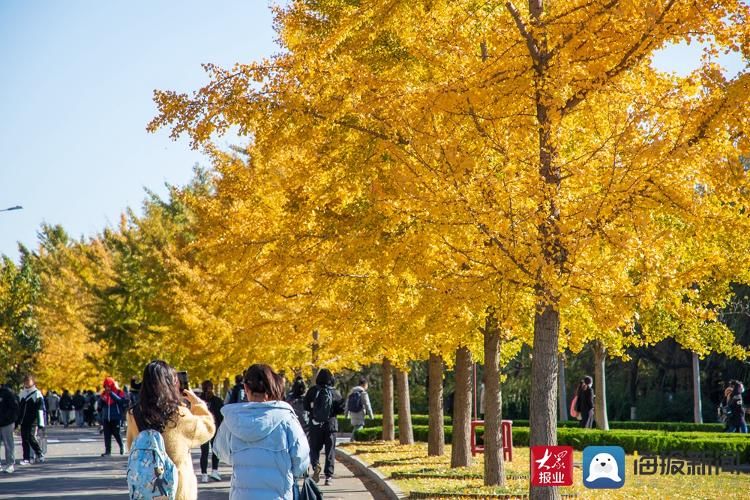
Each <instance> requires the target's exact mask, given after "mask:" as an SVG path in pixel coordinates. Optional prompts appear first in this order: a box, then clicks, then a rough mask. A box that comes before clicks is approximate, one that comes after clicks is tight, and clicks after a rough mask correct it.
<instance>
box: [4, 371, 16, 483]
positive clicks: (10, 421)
mask: <svg viewBox="0 0 750 500" xmlns="http://www.w3.org/2000/svg"><path fill="white" fill-rule="evenodd" d="M17 419H18V397H17V396H16V393H14V392H13V391H12V390H11V388H10V387H8V386H7V385H4V386H2V387H0V443H2V445H3V446H5V465H6V469H5V471H6V472H8V473H11V472H13V471H14V470H15V463H16V455H15V445H14V443H13V429H14V428H15V426H16V420H17Z"/></svg>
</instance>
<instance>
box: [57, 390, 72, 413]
mask: <svg viewBox="0 0 750 500" xmlns="http://www.w3.org/2000/svg"><path fill="white" fill-rule="evenodd" d="M60 409H61V410H62V411H70V410H72V409H73V398H71V397H70V394H63V396H62V397H61V398H60Z"/></svg>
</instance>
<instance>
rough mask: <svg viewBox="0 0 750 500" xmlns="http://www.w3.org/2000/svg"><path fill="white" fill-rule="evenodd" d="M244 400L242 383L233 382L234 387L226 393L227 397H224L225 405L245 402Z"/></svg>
mask: <svg viewBox="0 0 750 500" xmlns="http://www.w3.org/2000/svg"><path fill="white" fill-rule="evenodd" d="M246 402H247V401H245V388H244V386H243V385H242V384H235V385H234V387H232V389H231V390H230V391H229V392H228V393H227V397H226V398H225V399H224V404H225V405H233V404H235V403H246Z"/></svg>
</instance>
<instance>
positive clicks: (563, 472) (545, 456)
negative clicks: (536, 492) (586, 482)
mask: <svg viewBox="0 0 750 500" xmlns="http://www.w3.org/2000/svg"><path fill="white" fill-rule="evenodd" d="M572 484H573V447H572V446H532V447H531V486H570V485H572Z"/></svg>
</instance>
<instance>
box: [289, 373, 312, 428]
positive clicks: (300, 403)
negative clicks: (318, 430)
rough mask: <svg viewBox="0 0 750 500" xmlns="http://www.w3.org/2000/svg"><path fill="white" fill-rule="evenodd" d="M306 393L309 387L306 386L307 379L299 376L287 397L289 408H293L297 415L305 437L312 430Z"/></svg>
mask: <svg viewBox="0 0 750 500" xmlns="http://www.w3.org/2000/svg"><path fill="white" fill-rule="evenodd" d="M306 391H307V387H306V386H305V379H303V378H302V377H300V376H298V377H297V378H295V379H294V383H293V384H292V390H290V391H289V394H287V396H286V402H287V403H289V406H291V407H292V409H293V410H294V413H295V415H297V420H299V424H300V425H301V426H302V430H303V431H305V435H307V433H308V430H309V428H310V417H309V415H308V414H307V410H305V392H306Z"/></svg>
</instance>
